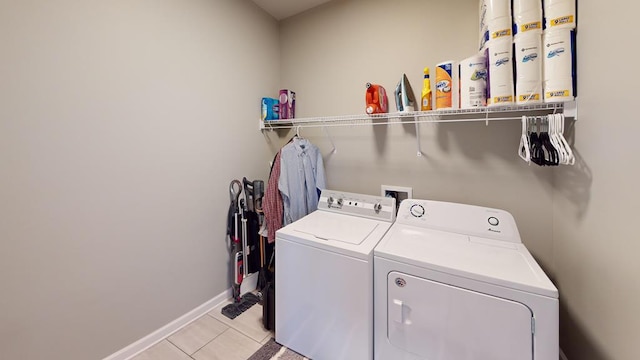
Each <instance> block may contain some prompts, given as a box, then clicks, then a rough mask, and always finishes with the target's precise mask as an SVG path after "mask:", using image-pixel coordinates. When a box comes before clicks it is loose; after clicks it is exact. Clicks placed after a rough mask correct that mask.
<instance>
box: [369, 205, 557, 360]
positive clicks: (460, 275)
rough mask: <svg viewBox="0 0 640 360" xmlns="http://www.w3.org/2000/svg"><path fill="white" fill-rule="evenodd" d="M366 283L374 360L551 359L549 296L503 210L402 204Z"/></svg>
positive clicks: (550, 288) (551, 289)
mask: <svg viewBox="0 0 640 360" xmlns="http://www.w3.org/2000/svg"><path fill="white" fill-rule="evenodd" d="M374 281H375V285H374V287H375V298H374V304H375V310H374V314H375V315H374V319H375V325H374V327H375V340H374V341H375V359H378V360H390V359H393V360H418V359H421V360H422V359H424V360H426V359H428V360H557V359H558V356H559V345H558V341H559V340H558V316H559V315H558V290H557V289H556V287H555V286H554V285H553V283H552V282H551V281H550V280H549V278H548V277H547V276H546V275H545V273H544V272H543V271H542V269H541V268H540V266H539V265H538V264H537V263H536V261H535V260H534V258H533V257H532V256H531V254H530V253H529V251H527V249H526V248H525V246H524V245H523V244H522V241H521V239H520V235H519V232H518V228H517V227H516V223H515V220H514V219H513V216H511V214H509V213H508V212H506V211H503V210H497V209H490V208H484V207H477V206H471V205H464V204H454V203H446V202H437V201H426V200H413V199H409V200H404V201H403V202H402V203H401V205H400V208H399V210H398V215H397V218H396V222H395V223H394V225H393V226H392V227H391V229H389V231H388V232H387V234H386V235H385V236H384V238H383V239H382V240H381V241H380V243H379V244H378V245H377V247H376V248H375V250H374Z"/></svg>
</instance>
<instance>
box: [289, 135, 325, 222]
mask: <svg viewBox="0 0 640 360" xmlns="http://www.w3.org/2000/svg"><path fill="white" fill-rule="evenodd" d="M280 163H281V165H280V178H279V179H278V189H279V190H280V193H281V194H282V202H283V205H284V218H283V224H284V225H287V224H290V223H292V222H294V221H296V220H298V219H300V218H302V217H303V216H305V215H307V214H309V213H311V212H312V211H314V210H316V209H317V208H318V199H319V196H320V191H321V190H322V189H324V188H325V187H326V180H325V173H324V163H323V160H322V154H321V153H320V149H318V147H317V146H315V145H313V144H312V143H311V142H310V141H309V140H307V139H302V138H299V137H295V138H294V139H293V141H292V142H290V143H289V144H287V145H285V146H284V147H283V148H282V150H281V151H280Z"/></svg>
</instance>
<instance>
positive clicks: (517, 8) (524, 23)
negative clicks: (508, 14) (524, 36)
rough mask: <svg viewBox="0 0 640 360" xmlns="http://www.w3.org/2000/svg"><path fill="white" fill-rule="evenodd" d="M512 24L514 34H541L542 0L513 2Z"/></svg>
mask: <svg viewBox="0 0 640 360" xmlns="http://www.w3.org/2000/svg"><path fill="white" fill-rule="evenodd" d="M513 23H514V24H515V26H514V29H515V30H514V31H515V33H516V34H521V33H527V32H537V33H540V34H542V0H513Z"/></svg>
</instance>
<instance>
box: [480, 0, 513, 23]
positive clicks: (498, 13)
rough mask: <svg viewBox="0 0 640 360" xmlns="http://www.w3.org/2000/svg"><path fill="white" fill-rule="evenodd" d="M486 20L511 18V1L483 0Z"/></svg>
mask: <svg viewBox="0 0 640 360" xmlns="http://www.w3.org/2000/svg"><path fill="white" fill-rule="evenodd" d="M485 4H486V6H487V20H488V21H491V20H493V19H498V18H503V17H511V0H485Z"/></svg>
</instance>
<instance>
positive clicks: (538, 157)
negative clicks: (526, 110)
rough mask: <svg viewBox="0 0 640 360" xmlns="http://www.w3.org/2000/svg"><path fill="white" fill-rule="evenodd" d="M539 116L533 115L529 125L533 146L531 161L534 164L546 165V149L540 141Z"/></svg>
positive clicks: (530, 141)
mask: <svg viewBox="0 0 640 360" xmlns="http://www.w3.org/2000/svg"><path fill="white" fill-rule="evenodd" d="M538 119H539V117H537V116H536V117H531V122H530V127H529V130H530V131H529V144H530V146H531V161H533V163H534V164H537V165H540V166H544V150H543V149H542V142H541V141H540V137H539V136H538V131H539V126H538Z"/></svg>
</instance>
